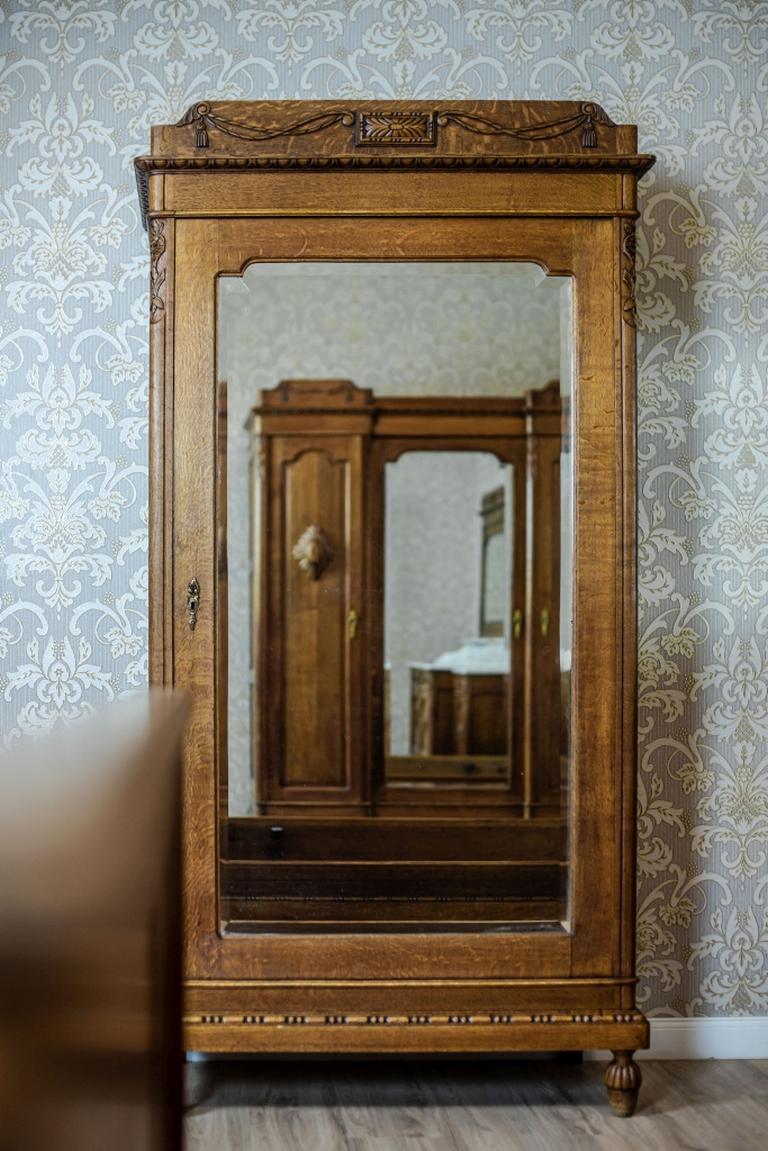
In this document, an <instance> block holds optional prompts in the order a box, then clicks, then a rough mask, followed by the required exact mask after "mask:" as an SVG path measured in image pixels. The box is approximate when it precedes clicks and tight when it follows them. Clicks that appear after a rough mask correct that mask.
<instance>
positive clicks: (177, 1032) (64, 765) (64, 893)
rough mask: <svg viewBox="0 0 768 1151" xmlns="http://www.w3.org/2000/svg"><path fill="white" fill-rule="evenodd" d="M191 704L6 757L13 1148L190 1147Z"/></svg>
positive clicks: (1, 819)
mask: <svg viewBox="0 0 768 1151" xmlns="http://www.w3.org/2000/svg"><path fill="white" fill-rule="evenodd" d="M186 711H187V707H186V702H185V701H184V700H183V699H180V698H178V697H172V696H171V694H170V693H167V692H153V693H151V695H150V696H143V697H141V698H138V699H134V700H131V701H130V702H128V701H126V702H123V703H120V704H115V705H114V706H113V707H112V708H111V709H109V710H107V711H106V712H104V713H102V714H101V715H100V716H98V717H95V718H91V719H89V720H88V721H86V722H85V724H81V725H80V726H79V727H76V728H73V729H72V730H71V731H69V732H67V731H64V732H62V731H61V730H59V731H57V732H56V733H55V734H54V735H51V736H49V737H48V738H47V739H46V740H43V741H41V742H40V743H39V744H28V745H27V746H26V747H25V746H24V745H19V746H17V747H16V748H15V749H14V751H13V753H11V752H7V753H6V754H5V755H4V756H3V757H2V758H0V873H1V874H2V876H3V880H2V882H0V1017H2V1028H0V1115H2V1146H3V1148H4V1151H48V1149H49V1148H56V1149H57V1151H84V1149H85V1148H102V1147H104V1148H107V1147H109V1148H113V1149H114V1151H181V1075H182V1048H181V986H180V981H181V955H180V918H181V916H180V900H181V877H180V869H179V858H180V818H179V815H180V812H179V797H180V790H181V787H180V784H181V737H182V730H183V725H184V718H185V714H186Z"/></svg>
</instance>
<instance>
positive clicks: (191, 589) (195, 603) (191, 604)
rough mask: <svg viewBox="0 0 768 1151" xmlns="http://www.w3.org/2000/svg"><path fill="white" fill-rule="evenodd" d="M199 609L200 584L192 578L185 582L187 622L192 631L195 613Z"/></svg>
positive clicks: (195, 619) (195, 624)
mask: <svg viewBox="0 0 768 1151" xmlns="http://www.w3.org/2000/svg"><path fill="white" fill-rule="evenodd" d="M199 611H200V584H199V583H198V581H197V578H196V577H194V576H193V578H192V579H191V580H190V581H189V583H188V584H187V622H188V623H189V630H190V631H194V630H195V627H196V626H197V613H198V612H199Z"/></svg>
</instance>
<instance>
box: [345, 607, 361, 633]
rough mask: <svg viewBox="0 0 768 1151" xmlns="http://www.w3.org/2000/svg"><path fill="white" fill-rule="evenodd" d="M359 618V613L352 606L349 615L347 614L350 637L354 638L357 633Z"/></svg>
mask: <svg viewBox="0 0 768 1151" xmlns="http://www.w3.org/2000/svg"><path fill="white" fill-rule="evenodd" d="M359 620H360V616H359V615H358V614H357V612H356V611H355V609H354V608H351V609H350V612H349V615H348V616H347V628H348V630H349V638H350V639H354V638H355V636H356V635H357V625H358V622H359Z"/></svg>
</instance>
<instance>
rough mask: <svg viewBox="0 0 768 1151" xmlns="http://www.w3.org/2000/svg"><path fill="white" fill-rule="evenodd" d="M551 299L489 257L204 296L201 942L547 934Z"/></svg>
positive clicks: (556, 388) (557, 672)
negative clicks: (208, 400) (298, 933)
mask: <svg viewBox="0 0 768 1151" xmlns="http://www.w3.org/2000/svg"><path fill="white" fill-rule="evenodd" d="M569 300H570V281H569V280H568V279H564V278H560V279H559V278H557V277H550V276H546V275H544V274H543V273H542V271H541V269H540V268H538V267H535V266H532V265H526V264H513V263H507V264H503V263H484V264H466V263H465V264H442V265H436V264H411V265H391V264H343V263H328V264H322V265H320V264H304V265H302V264H292V265H252V266H251V267H250V268H249V269H248V270H247V271H246V272H245V275H244V276H243V278H242V279H227V278H224V279H222V280H220V282H219V319H218V323H219V330H220V339H219V341H218V346H219V355H220V363H219V368H220V374H221V376H222V378H224V377H226V381H227V382H226V387H225V386H224V384H220V385H219V387H220V395H221V396H222V397H223V396H224V394H225V392H226V418H224V416H223V414H222V413H223V411H224V407H223V401H221V402H220V417H219V431H218V435H219V447H218V453H217V456H218V467H219V483H218V493H219V495H218V499H219V504H220V507H219V512H218V524H219V550H220V557H219V572H220V598H219V609H220V612H221V613H222V617H221V618H222V621H224V620H226V628H227V642H226V645H222V646H221V648H220V655H219V677H218V684H219V702H220V708H221V710H222V711H226V724H225V725H222V729H221V733H220V750H221V754H222V755H223V756H225V757H226V759H227V771H226V778H227V781H228V794H227V811H228V815H227V816H226V818H225V822H224V825H223V830H222V842H223V845H224V856H225V857H224V860H223V862H222V867H221V897H222V909H223V912H224V920H225V924H226V930H228V931H233V932H237V933H242V932H246V933H247V932H258V931H260V930H265V929H270V930H271V929H272V928H273V927H274V926H275V924H282V926H283V929H285V930H292V929H294V928H297V927H301V928H302V929H306V928H307V927H308V926H309V927H311V926H312V925H313V924H315V925H317V926H318V928H320V927H322V928H323V929H327V926H328V924H329V922H332V923H334V924H336V925H337V926H339V927H344V926H349V927H351V926H352V925H354V924H371V923H377V922H378V923H382V924H385V925H389V926H392V925H396V924H399V925H400V926H401V927H402V928H404V929H405V928H408V929H417V928H418V929H422V928H423V927H424V926H425V925H430V924H432V925H434V926H438V925H442V926H443V927H446V926H448V925H450V926H451V927H452V928H458V929H462V928H463V927H469V926H471V925H474V924H477V923H478V922H483V923H487V924H488V926H489V927H490V928H491V929H505V928H506V927H508V926H509V925H512V924H518V925H520V926H523V925H525V924H531V923H540V924H541V925H542V926H546V925H549V926H550V928H551V929H561V927H562V924H563V922H564V921H565V919H566V918H567V891H568V874H569V862H568V858H567V854H566V846H565V845H566V843H567V822H568V803H567V788H568V764H569V741H568V730H567V714H568V699H569V692H570V679H569V675H570V668H569V666H565V665H563V666H561V656H562V654H563V653H569V650H570V642H569V639H568V635H569V628H570V622H571V621H570V614H571V608H570V603H569V602H566V601H563V600H562V594H561V584H562V580H561V566H563V565H565V566H567V565H568V564H569V563H570V554H571V537H570V531H571V528H570V516H571V506H572V500H571V499H570V497H569V496H568V495H567V493H566V496H565V503H564V504H563V503H562V497H561V486H562V485H561V478H560V474H561V468H560V460H561V454H562V453H563V452H564V451H565V452H567V450H568V444H569V429H568V427H567V410H568V408H567V404H565V405H564V404H563V403H562V399H561V393H562V388H563V385H562V384H561V382H560V381H561V377H562V376H563V375H565V377H566V383H565V394H566V395H567V394H569V392H570V373H571V370H572V369H571V363H570V342H571V341H570V332H569V330H568V327H567V324H568V322H569V320H568V316H569V306H570V305H569ZM374 303H375V306H376V308H377V309H378V312H379V314H382V313H386V314H388V316H389V321H390V324H391V325H392V328H393V330H397V331H398V332H399V333H400V338H399V339H398V340H397V341H389V342H385V343H382V341H381V340H380V338H379V334H378V332H377V331H375V330H371V329H370V328H369V326H367V325H366V324H365V323H364V318H365V317H366V316H367V315H368V314H369V312H370V310H371V308H372V307H373V306H374ZM448 312H450V314H451V315H452V317H453V323H452V326H451V328H450V330H449V331H448V330H446V329H445V327H444V326H443V327H440V328H435V332H436V336H435V339H434V341H433V343H432V344H431V345H428V344H425V341H424V338H423V333H424V331H425V329H426V328H428V327H429V325H430V323H433V321H434V319H435V318H436V317H437V316H438V315H442V314H446V313H448ZM257 317H258V323H257V322H256V318H257ZM332 317H337V319H336V320H335V321H333V322H332ZM338 317H341V319H338ZM564 317H565V319H564ZM433 326H434V324H433ZM298 369H303V370H305V371H306V370H307V369H313V370H314V372H316V373H317V374H313V375H308V374H307V375H302V376H299V375H298V374H296V373H297V371H298ZM321 372H322V374H320V373H321ZM289 373H291V374H289ZM564 411H565V412H566V415H565V416H564V414H563V413H564ZM561 504H562V506H561ZM224 525H226V526H224ZM224 576H226V578H224ZM563 604H564V607H562V606H561V605H563ZM225 728H226V735H225ZM222 777H223V773H222Z"/></svg>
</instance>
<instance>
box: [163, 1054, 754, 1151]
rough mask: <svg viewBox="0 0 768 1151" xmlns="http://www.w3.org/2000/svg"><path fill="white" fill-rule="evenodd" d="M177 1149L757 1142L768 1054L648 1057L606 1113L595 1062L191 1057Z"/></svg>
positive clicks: (478, 1148) (685, 1149) (741, 1145)
mask: <svg viewBox="0 0 768 1151" xmlns="http://www.w3.org/2000/svg"><path fill="white" fill-rule="evenodd" d="M186 1072H187V1102H188V1110H187V1118H186V1151H251V1149H253V1151H256V1149H258V1151H569V1149H571V1148H575V1149H577V1151H582V1149H584V1151H587V1149H589V1151H641V1149H642V1151H753V1149H754V1151H758V1149H759V1151H765V1149H766V1148H768V1061H761V1062H756V1061H749V1060H740V1061H728V1062H725V1061H724V1062H713V1061H699V1062H650V1061H643V1063H642V1072H643V1079H644V1082H643V1086H642V1089H641V1092H640V1107H639V1109H638V1112H637V1114H636V1115H635V1116H634V1118H632V1119H618V1118H616V1117H615V1116H614V1115H613V1114H612V1113H611V1111H610V1109H609V1107H608V1102H607V1099H606V1095H605V1090H604V1088H603V1085H602V1073H603V1065H602V1064H599V1063H592V1062H586V1063H581V1064H578V1063H549V1062H547V1063H545V1062H533V1061H531V1062H528V1061H525V1062H523V1061H519V1060H517V1059H515V1060H510V1061H507V1062H504V1063H502V1062H500V1061H498V1060H494V1061H492V1062H491V1061H485V1060H475V1061H474V1062H471V1063H464V1062H462V1063H455V1062H442V1063H436V1062H430V1063H418V1062H396V1063H390V1062H379V1063H365V1062H344V1063H342V1062H332V1063H331V1062H314V1063H296V1062H272V1063H264V1062H255V1061H254V1062H212V1063H195V1064H188V1065H187V1068H186Z"/></svg>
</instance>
